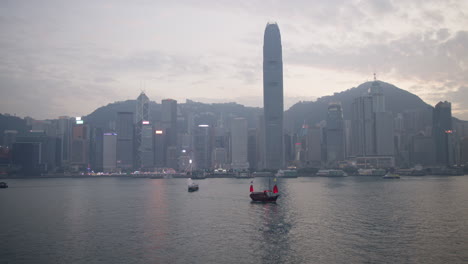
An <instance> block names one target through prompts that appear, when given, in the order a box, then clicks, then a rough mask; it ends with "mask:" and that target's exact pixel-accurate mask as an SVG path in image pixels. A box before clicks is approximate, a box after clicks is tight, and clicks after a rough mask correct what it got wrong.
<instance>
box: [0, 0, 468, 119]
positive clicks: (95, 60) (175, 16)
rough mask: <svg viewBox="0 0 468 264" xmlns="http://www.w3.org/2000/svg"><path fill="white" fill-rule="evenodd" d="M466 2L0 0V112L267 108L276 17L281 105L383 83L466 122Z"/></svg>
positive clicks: (50, 113) (45, 113) (44, 115)
mask: <svg viewBox="0 0 468 264" xmlns="http://www.w3.org/2000/svg"><path fill="white" fill-rule="evenodd" d="M466 10H468V1H432V0H426V1H420V0H410V1H398V2H397V1H390V0H372V1H371V0H368V1H359V0H355V1H344V0H332V1H307V0H293V1H252V0H250V1H249V0H239V1H224V0H218V1H214V0H208V1H191V0H185V1H173V2H169V1H168V2H165V1H149V0H148V1H144V0H140V1H117V0H114V1H110V0H109V1H92V0H83V1H53V0H42V1H32V0H31V1H21V0H14V1H1V2H0V92H1V96H0V112H2V113H11V114H13V113H16V114H17V115H19V116H32V117H35V118H56V117H57V116H59V115H70V116H75V115H86V114H89V113H90V112H91V111H93V110H94V109H96V108H97V107H100V106H102V105H106V104H108V103H111V102H114V101H121V100H126V99H135V98H136V97H137V96H138V94H139V92H140V91H141V90H145V91H146V93H147V95H148V96H149V97H150V99H151V100H155V101H160V100H161V99H163V98H174V99H177V100H179V101H180V102H185V99H187V98H188V99H196V100H201V101H204V102H231V101H236V102H238V103H241V104H246V105H249V106H262V90H263V89H262V46H263V31H264V28H265V25H266V23H267V22H268V21H277V22H278V24H279V27H280V30H281V35H282V41H283V61H284V71H285V76H284V93H285V97H286V98H285V104H286V107H289V106H291V105H292V104H293V103H294V102H296V101H301V100H302V101H304V100H311V99H313V98H317V97H320V96H324V95H329V94H333V93H334V92H339V91H343V90H346V89H348V88H351V87H353V86H357V85H359V84H360V83H362V82H364V81H366V80H370V79H371V78H372V74H373V72H374V71H376V72H377V76H378V78H379V79H380V80H382V81H385V82H389V83H392V84H394V85H396V86H398V87H400V88H402V89H406V90H408V91H410V92H413V93H415V94H417V95H419V96H420V97H421V98H422V99H423V100H425V101H426V102H428V103H430V104H433V105H434V104H435V103H437V102H438V101H440V100H449V101H452V103H453V113H454V115H455V116H457V117H460V118H463V119H466V120H468V110H467V108H466V105H468V90H467V87H468V13H467V12H468V11H466Z"/></svg>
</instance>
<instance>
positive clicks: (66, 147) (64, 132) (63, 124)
mask: <svg viewBox="0 0 468 264" xmlns="http://www.w3.org/2000/svg"><path fill="white" fill-rule="evenodd" d="M75 120H76V119H75V118H70V117H68V116H60V117H59V118H58V119H57V121H56V126H57V127H56V131H57V137H59V138H60V140H61V142H62V144H61V149H60V157H61V160H62V164H63V165H65V166H67V165H68V163H69V161H70V154H71V135H72V127H73V123H74V122H76V121H75Z"/></svg>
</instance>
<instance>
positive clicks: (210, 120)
mask: <svg viewBox="0 0 468 264" xmlns="http://www.w3.org/2000/svg"><path fill="white" fill-rule="evenodd" d="M177 108H178V116H179V117H182V116H187V114H188V113H193V114H194V118H195V123H196V124H202V123H203V124H209V125H215V124H217V122H218V120H223V122H224V124H225V125H227V124H228V123H229V120H230V119H231V118H232V117H244V118H246V119H247V121H248V124H249V127H255V126H256V122H257V119H258V116H259V115H261V114H263V110H262V109H261V108H258V107H246V106H243V105H240V104H237V103H217V104H204V103H199V102H194V101H191V100H187V102H185V103H180V102H179V103H178V104H177ZM135 111H136V100H127V101H122V102H115V103H111V104H108V105H107V106H103V107H100V108H98V109H96V110H95V111H94V112H92V113H91V114H89V115H88V116H86V117H85V120H86V122H87V123H89V124H91V125H92V126H95V127H101V128H104V129H106V128H107V127H108V124H109V121H115V120H116V118H117V112H134V113H135ZM160 117H161V104H158V103H156V102H153V101H151V102H150V121H151V122H152V123H156V122H158V121H159V120H160Z"/></svg>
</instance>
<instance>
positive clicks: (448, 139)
mask: <svg viewBox="0 0 468 264" xmlns="http://www.w3.org/2000/svg"><path fill="white" fill-rule="evenodd" d="M432 123H433V126H432V135H433V137H434V143H435V153H436V163H437V164H439V165H446V166H451V165H453V164H454V157H453V144H452V141H453V138H452V137H453V130H452V104H451V103H449V102H447V101H445V102H439V103H438V104H436V106H435V107H434V114H433V122H432Z"/></svg>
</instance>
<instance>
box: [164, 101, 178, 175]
mask: <svg viewBox="0 0 468 264" xmlns="http://www.w3.org/2000/svg"><path fill="white" fill-rule="evenodd" d="M161 125H162V127H163V130H164V135H165V136H164V139H165V144H164V163H165V165H166V166H167V167H170V168H173V169H177V164H178V158H179V157H178V151H177V149H178V148H177V147H178V145H177V133H178V132H177V101H176V100H173V99H164V100H162V111H161Z"/></svg>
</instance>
